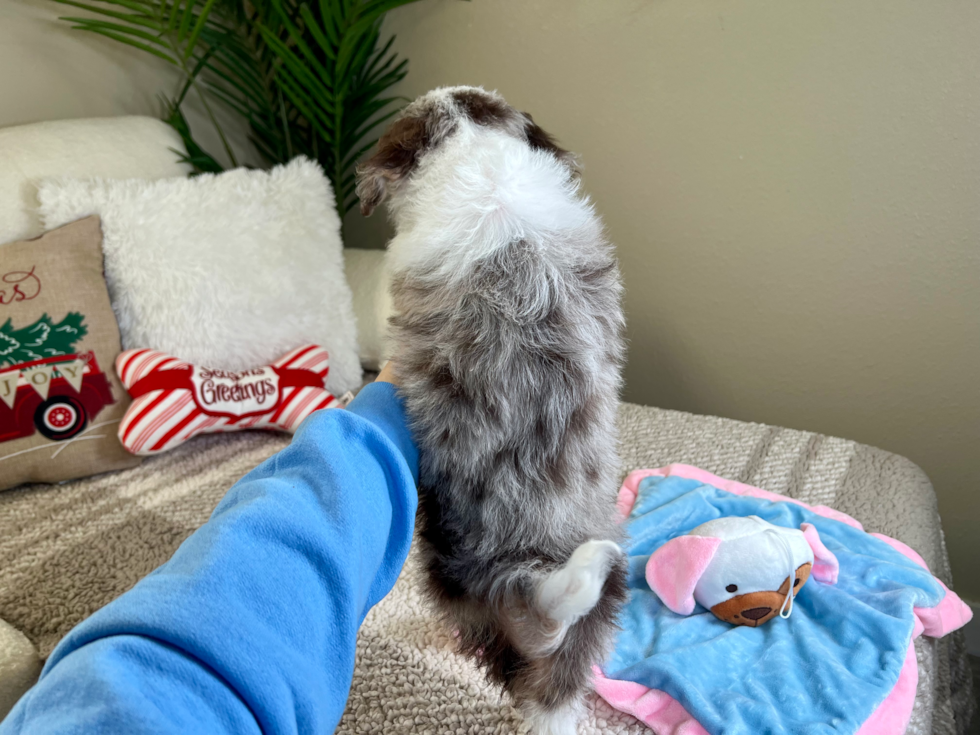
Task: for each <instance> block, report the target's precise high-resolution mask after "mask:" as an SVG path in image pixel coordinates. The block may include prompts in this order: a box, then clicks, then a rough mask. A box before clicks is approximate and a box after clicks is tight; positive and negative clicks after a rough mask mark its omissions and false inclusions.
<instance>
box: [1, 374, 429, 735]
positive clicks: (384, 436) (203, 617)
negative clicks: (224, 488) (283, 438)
mask: <svg viewBox="0 0 980 735" xmlns="http://www.w3.org/2000/svg"><path fill="white" fill-rule="evenodd" d="M417 477H418V452H417V450H416V448H415V445H414V444H413V442H412V438H411V435H410V433H409V431H408V429H407V427H406V422H405V416H404V409H403V406H402V404H401V401H400V400H399V398H398V397H397V395H396V393H395V388H394V386H392V385H390V384H388V383H374V384H372V385H369V386H367V387H366V388H364V390H363V391H361V393H360V394H359V395H358V397H357V398H356V399H355V400H354V401H353V402H352V403H351V404H350V406H349V407H348V409H347V410H329V411H318V412H317V413H315V414H313V415H312V416H310V417H309V418H308V419H307V420H306V421H305V422H304V423H303V425H302V426H301V427H300V428H299V430H298V431H297V433H296V435H295V437H294V438H293V440H292V443H291V444H290V445H289V446H288V447H287V448H286V449H284V450H283V451H281V452H279V453H278V454H276V455H274V456H272V457H270V458H269V459H268V460H266V461H265V462H263V463H262V464H261V465H259V466H258V467H256V468H255V469H254V470H252V471H251V472H250V473H248V474H247V475H245V477H243V478H242V479H241V480H239V481H238V482H237V483H235V485H234V486H232V488H231V489H230V490H229V491H228V493H227V494H226V495H225V497H224V498H223V499H222V501H221V502H220V503H219V504H218V507H217V508H216V509H215V511H214V513H213V514H212V516H211V518H210V520H209V521H208V522H207V523H206V524H205V525H204V526H202V527H201V528H200V529H199V530H198V531H196V532H195V533H194V534H193V535H192V536H190V537H189V538H188V539H187V540H186V541H184V543H183V544H181V546H180V548H179V549H178V550H177V552H176V553H175V554H174V556H173V558H172V559H171V560H170V561H168V562H167V563H166V564H164V565H163V566H161V567H160V568H159V569H157V570H156V571H154V572H153V573H151V574H150V575H148V576H147V577H146V578H144V579H143V580H141V581H140V582H139V583H138V584H137V585H136V586H135V587H134V588H133V589H132V590H130V591H129V592H127V593H126V594H124V595H122V596H121V597H119V598H118V599H116V600H115V601H114V602H112V603H110V604H109V605H107V606H105V607H104V608H102V609H101V610H99V611H98V612H96V613H95V614H94V615H92V616H91V617H89V618H88V619H86V620H85V621H83V622H82V623H80V624H79V625H78V626H76V627H75V628H74V629H73V630H72V631H71V632H70V633H69V634H68V635H67V636H66V637H65V638H64V639H63V640H62V641H61V643H60V644H59V645H58V647H57V648H56V649H55V650H54V652H53V653H52V654H51V656H50V657H49V659H48V661H47V664H46V665H45V667H44V670H43V672H42V674H41V678H40V680H39V681H38V683H37V684H36V685H35V686H34V687H33V688H32V689H31V690H30V691H29V692H27V694H25V695H24V697H23V698H21V700H20V702H18V703H17V705H16V706H15V707H14V709H13V710H12V711H11V712H10V714H9V715H8V717H7V718H6V719H5V720H4V721H3V723H2V724H0V735H11V734H12V733H75V732H78V733H81V732H85V733H96V732H97V733H136V732H139V733H157V732H159V733H175V732H210V733H220V732H227V733H258V732H266V733H300V732H302V733H329V732H332V731H333V730H334V728H335V727H336V725H337V723H338V721H339V720H340V716H341V714H342V713H343V711H344V704H345V702H346V700H347V695H348V692H349V689H350V683H351V677H352V674H353V671H354V643H355V638H356V635H357V630H358V628H359V627H360V625H361V622H362V621H363V620H364V616H365V615H366V614H367V612H368V610H370V609H371V607H372V606H373V605H375V604H376V603H377V602H378V601H379V600H381V598H382V597H384V596H385V595H386V594H387V593H388V592H389V591H390V590H391V587H392V586H393V585H394V583H395V580H396V579H397V577H398V574H399V572H400V571H401V568H402V565H403V564H404V562H405V558H406V556H407V555H408V550H409V546H410V544H411V540H412V531H413V524H414V519H415V508H416V504H417V496H416V488H415V485H416V480H417Z"/></svg>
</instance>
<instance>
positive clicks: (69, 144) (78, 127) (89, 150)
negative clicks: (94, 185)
mask: <svg viewBox="0 0 980 735" xmlns="http://www.w3.org/2000/svg"><path fill="white" fill-rule="evenodd" d="M183 152H184V144H183V143H182V142H181V140H180V136H179V135H177V133H176V131H174V129H173V128H171V127H170V126H169V125H167V124H166V123H164V122H162V121H160V120H156V119H154V118H151V117H138V116H131V117H108V118H93V119H86V120H56V121H51V122H41V123H34V124H32V125H18V126H16V127H12V128H2V129H0V161H2V162H3V163H2V165H0V243H5V242H9V241H11V240H21V239H26V238H29V237H36V236H38V235H40V234H41V232H43V227H42V225H41V219H40V216H39V214H38V211H37V182H38V181H39V180H40V179H43V178H46V177H49V176H103V177H106V178H114V179H132V178H144V179H161V178H165V177H168V176H186V175H187V173H188V172H189V171H190V167H189V166H187V165H186V164H183V163H180V162H179V161H178V154H179V153H183Z"/></svg>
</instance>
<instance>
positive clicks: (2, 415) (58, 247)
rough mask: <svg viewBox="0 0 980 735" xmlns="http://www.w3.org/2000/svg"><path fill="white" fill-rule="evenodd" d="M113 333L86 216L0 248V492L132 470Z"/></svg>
mask: <svg viewBox="0 0 980 735" xmlns="http://www.w3.org/2000/svg"><path fill="white" fill-rule="evenodd" d="M119 352H120V343H119V329H118V327H117V326H116V317H115V315H114V314H113V312H112V307H111V306H110V305H109V294H108V291H107V290H106V285H105V280H104V278H103V275H102V231H101V229H100V227H99V218H98V217H88V218H87V219H83V220H79V221H78V222H73V223H71V224H68V225H65V226H64V227H60V228H58V229H57V230H52V231H50V232H47V233H45V234H44V235H42V236H41V237H38V238H36V239H34V240H26V241H23V242H14V243H10V244H8V245H3V246H0V490H3V489H6V488H9V487H13V486H15V485H19V484H21V483H24V482H59V481H61V480H70V479H72V478H75V477H84V476H85V475H92V474H95V473H98V472H105V471H107V470H116V469H121V468H124V467H132V466H133V465H136V464H138V463H139V462H140V458H139V457H134V456H133V455H132V454H130V453H129V452H127V451H126V450H125V449H123V447H122V445H121V444H120V443H119V439H118V438H117V436H116V432H117V429H118V424H119V422H120V420H121V419H122V417H123V414H124V413H125V412H126V408H127V406H128V405H129V398H128V396H127V395H126V392H125V391H124V390H123V389H122V386H121V385H120V384H119V380H118V379H117V378H116V375H115V371H114V370H113V363H114V362H115V359H116V355H118V354H119Z"/></svg>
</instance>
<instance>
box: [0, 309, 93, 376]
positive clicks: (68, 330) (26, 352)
mask: <svg viewBox="0 0 980 735" xmlns="http://www.w3.org/2000/svg"><path fill="white" fill-rule="evenodd" d="M86 334H88V328H87V327H86V326H85V317H84V316H83V315H82V314H79V313H78V312H77V311H70V312H68V314H67V315H66V316H65V318H64V319H62V320H61V321H60V322H58V323H57V324H55V323H54V320H52V319H51V317H49V316H48V315H47V314H43V315H42V316H41V318H40V319H38V320H37V321H36V322H34V323H33V324H31V325H30V326H27V327H24V328H23V329H14V325H13V320H11V319H8V320H7V321H6V322H5V323H4V324H3V326H0V367H9V366H10V365H16V364H18V363H21V362H31V361H32V360H41V359H44V358H46V357H57V356H58V355H70V354H72V353H74V351H75V349H74V348H75V343H76V342H78V341H79V340H80V339H81V338H82V337H84V336H85V335H86Z"/></svg>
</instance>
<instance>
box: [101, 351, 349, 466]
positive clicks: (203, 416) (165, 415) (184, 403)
mask: <svg viewBox="0 0 980 735" xmlns="http://www.w3.org/2000/svg"><path fill="white" fill-rule="evenodd" d="M329 365H330V360H329V356H328V354H327V351H326V350H325V349H323V348H322V347H319V346H317V345H304V346H302V347H298V348H296V349H295V350H293V351H292V352H290V353H289V354H288V355H285V356H284V357H282V358H280V359H279V360H277V361H276V362H275V363H273V364H272V365H271V366H270V368H271V369H272V370H271V371H269V372H271V373H274V374H275V375H277V376H279V377H278V391H277V394H276V395H275V396H273V397H272V398H271V399H270V401H269V402H268V404H267V405H268V411H263V412H262V413H259V414H256V413H255V412H254V411H253V412H252V413H251V414H250V415H248V416H243V417H234V416H229V415H227V414H221V415H217V414H215V413H214V412H209V410H208V407H207V406H205V405H202V404H201V402H200V401H199V400H198V397H197V395H196V393H195V391H194V390H193V388H192V383H191V377H190V376H191V374H192V373H194V372H195V371H196V368H194V366H192V365H190V364H188V363H186V362H183V361H182V360H178V359H177V358H175V357H171V356H169V355H166V354H164V353H162V352H156V351H155V350H146V349H142V350H128V351H126V352H123V353H121V354H120V355H119V356H118V357H117V358H116V372H117V373H118V374H119V379H120V381H121V382H122V384H123V387H125V388H126V390H127V391H130V393H131V394H132V395H133V402H132V404H131V405H130V407H129V409H128V410H127V411H126V415H125V416H124V417H123V420H122V422H121V423H120V425H119V441H120V442H122V445H123V446H124V447H125V448H126V449H127V450H129V451H130V452H132V453H133V454H139V455H144V456H146V455H151V454H157V453H158V452H165V451H167V450H168V449H173V448H174V447H176V446H178V445H180V444H182V443H183V442H185V441H187V440H188V439H190V438H191V437H193V436H197V435H198V434H212V433H216V432H225V431H240V430H242V429H278V430H281V431H286V432H290V433H292V432H293V431H295V430H296V429H297V428H298V427H299V425H300V424H301V423H302V422H303V419H305V418H306V417H307V416H309V415H310V414H311V413H313V412H314V411H318V410H320V409H322V408H339V407H342V403H341V402H340V401H339V400H338V399H337V398H335V397H334V396H333V395H332V394H331V393H330V392H329V391H327V390H326V389H325V388H324V387H323V385H324V381H325V380H326V377H327V373H328V371H329V369H330V367H329ZM144 379H145V380H144ZM140 381H144V382H143V383H142V384H140ZM147 388H149V389H147ZM263 408H264V406H263Z"/></svg>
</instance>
